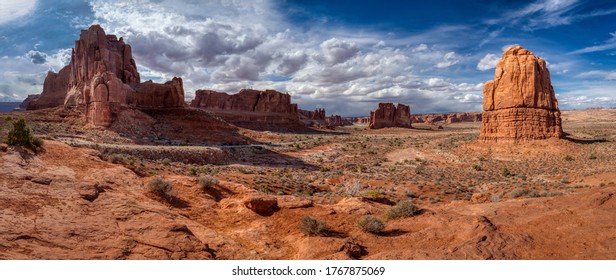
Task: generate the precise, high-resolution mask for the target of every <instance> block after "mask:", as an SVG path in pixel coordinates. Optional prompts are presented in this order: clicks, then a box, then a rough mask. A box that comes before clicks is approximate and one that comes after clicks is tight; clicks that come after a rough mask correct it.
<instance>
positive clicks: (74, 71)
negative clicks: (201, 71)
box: [27, 25, 184, 127]
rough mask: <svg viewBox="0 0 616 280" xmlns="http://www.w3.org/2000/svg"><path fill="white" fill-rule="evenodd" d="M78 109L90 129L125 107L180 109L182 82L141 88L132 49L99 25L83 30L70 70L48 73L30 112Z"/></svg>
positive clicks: (107, 122)
mask: <svg viewBox="0 0 616 280" xmlns="http://www.w3.org/2000/svg"><path fill="white" fill-rule="evenodd" d="M60 105H64V106H66V107H78V108H80V109H82V110H83V111H84V113H85V115H86V119H87V121H88V123H89V124H90V125H93V126H102V127H107V126H109V125H111V123H113V121H114V120H115V119H116V117H117V115H118V114H119V113H120V112H121V111H122V110H124V109H126V108H167V107H182V106H184V89H183V85H182V79H181V78H173V80H172V81H170V82H167V83H165V84H156V83H153V82H152V81H148V82H145V83H141V79H140V75H139V72H137V65H136V63H135V60H134V59H133V56H132V49H131V46H130V45H128V44H126V43H124V40H123V39H122V38H120V39H118V38H117V37H116V36H115V35H108V34H105V31H104V30H103V28H102V27H100V26H99V25H93V26H91V27H90V28H89V29H87V30H82V31H81V33H80V36H79V40H77V41H75V48H73V53H72V56H71V61H70V63H69V65H67V66H65V67H64V68H62V70H60V72H59V73H57V74H56V73H53V72H49V73H48V75H47V78H46V79H45V84H44V86H43V92H42V93H41V96H40V97H39V98H38V99H36V100H32V101H30V102H29V103H28V107H27V108H28V109H43V108H51V107H56V106H60Z"/></svg>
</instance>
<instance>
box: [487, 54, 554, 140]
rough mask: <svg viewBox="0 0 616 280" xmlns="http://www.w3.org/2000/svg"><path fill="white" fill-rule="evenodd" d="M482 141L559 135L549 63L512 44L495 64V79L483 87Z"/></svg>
mask: <svg viewBox="0 0 616 280" xmlns="http://www.w3.org/2000/svg"><path fill="white" fill-rule="evenodd" d="M483 94H484V100H483V110H484V112H483V115H482V124H481V134H480V140H481V141H484V142H511V141H512V142H518V141H529V140H541V139H548V138H560V137H562V135H563V131H562V125H561V117H560V110H559V109H558V101H557V100H556V95H555V94H554V88H553V87H552V83H551V80H550V72H549V70H548V69H547V66H546V62H545V61H544V60H543V59H541V58H539V57H537V56H535V55H534V54H533V53H532V52H530V51H528V50H526V49H524V48H522V47H520V46H513V47H510V48H508V49H507V50H505V52H504V53H503V56H502V58H501V60H500V61H499V62H498V64H497V66H496V72H495V74H494V80H493V81H488V82H486V84H485V85H484V88H483Z"/></svg>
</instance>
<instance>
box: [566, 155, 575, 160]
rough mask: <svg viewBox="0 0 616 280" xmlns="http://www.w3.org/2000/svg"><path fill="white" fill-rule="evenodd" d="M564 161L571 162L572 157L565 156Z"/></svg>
mask: <svg viewBox="0 0 616 280" xmlns="http://www.w3.org/2000/svg"><path fill="white" fill-rule="evenodd" d="M565 161H573V157H572V156H570V155H567V156H565Z"/></svg>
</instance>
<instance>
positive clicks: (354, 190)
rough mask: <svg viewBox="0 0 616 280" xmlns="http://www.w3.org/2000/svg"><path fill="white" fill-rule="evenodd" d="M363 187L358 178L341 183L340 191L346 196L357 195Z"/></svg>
mask: <svg viewBox="0 0 616 280" xmlns="http://www.w3.org/2000/svg"><path fill="white" fill-rule="evenodd" d="M363 188H364V186H363V184H362V183H361V181H360V180H353V181H347V182H345V183H344V184H343V185H342V192H343V193H344V194H346V195H348V196H358V195H359V194H360V193H361V191H362V189H363Z"/></svg>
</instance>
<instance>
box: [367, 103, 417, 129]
mask: <svg viewBox="0 0 616 280" xmlns="http://www.w3.org/2000/svg"><path fill="white" fill-rule="evenodd" d="M368 125H369V127H370V128H371V129H378V128H384V127H411V108H410V107H409V106H407V105H404V104H398V106H397V107H396V106H395V105H394V104H393V103H379V108H377V109H376V111H374V112H370V121H369V124H368Z"/></svg>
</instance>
